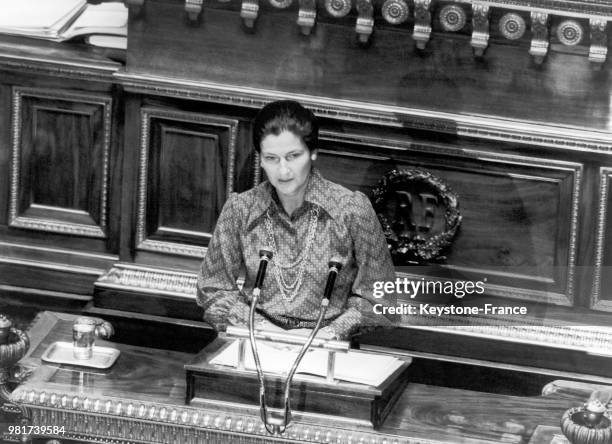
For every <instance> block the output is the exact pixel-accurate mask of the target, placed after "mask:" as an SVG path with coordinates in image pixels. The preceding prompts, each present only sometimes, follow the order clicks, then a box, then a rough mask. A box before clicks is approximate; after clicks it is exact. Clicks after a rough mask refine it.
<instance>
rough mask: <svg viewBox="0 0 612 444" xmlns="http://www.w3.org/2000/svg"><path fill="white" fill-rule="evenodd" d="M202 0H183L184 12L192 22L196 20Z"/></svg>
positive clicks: (198, 16)
mask: <svg viewBox="0 0 612 444" xmlns="http://www.w3.org/2000/svg"><path fill="white" fill-rule="evenodd" d="M203 3H204V0H185V12H186V13H187V17H189V20H191V21H192V22H196V21H198V19H199V18H200V14H201V13H202V4H203Z"/></svg>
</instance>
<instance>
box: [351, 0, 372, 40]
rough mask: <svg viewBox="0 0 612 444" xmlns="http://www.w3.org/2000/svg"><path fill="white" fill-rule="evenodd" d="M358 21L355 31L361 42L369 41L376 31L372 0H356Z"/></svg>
mask: <svg viewBox="0 0 612 444" xmlns="http://www.w3.org/2000/svg"><path fill="white" fill-rule="evenodd" d="M356 4H357V13H358V14H359V15H358V16H357V22H356V24H355V32H356V33H357V37H358V39H359V41H360V42H361V43H367V42H368V40H369V39H370V36H371V35H372V32H373V31H374V6H373V5H372V0H356Z"/></svg>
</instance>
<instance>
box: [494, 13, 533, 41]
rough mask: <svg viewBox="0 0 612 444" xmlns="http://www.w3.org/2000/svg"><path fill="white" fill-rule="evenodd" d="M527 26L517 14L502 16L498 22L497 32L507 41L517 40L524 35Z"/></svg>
mask: <svg viewBox="0 0 612 444" xmlns="http://www.w3.org/2000/svg"><path fill="white" fill-rule="evenodd" d="M526 29H527V24H526V23H525V19H524V18H523V17H521V16H520V15H519V14H515V13H512V12H510V13H508V14H504V15H503V16H502V18H501V19H500V20H499V32H500V33H501V35H503V36H504V37H505V38H507V39H508V40H518V39H520V38H521V37H523V36H524V35H525V30H526Z"/></svg>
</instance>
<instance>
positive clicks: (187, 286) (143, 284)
mask: <svg viewBox="0 0 612 444" xmlns="http://www.w3.org/2000/svg"><path fill="white" fill-rule="evenodd" d="M196 283H197V275H196V274H195V273H186V272H178V271H174V270H167V269H166V270H164V269H159V268H150V267H144V266H137V265H127V264H116V265H114V266H113V267H112V268H111V269H110V270H109V271H108V272H106V273H105V274H104V275H103V276H101V277H100V278H99V279H98V280H97V281H96V283H95V286H96V287H103V288H115V289H122V290H133V291H138V292H152V293H155V294H160V293H161V294H169V295H172V296H179V297H183V298H188V299H193V300H195V295H196Z"/></svg>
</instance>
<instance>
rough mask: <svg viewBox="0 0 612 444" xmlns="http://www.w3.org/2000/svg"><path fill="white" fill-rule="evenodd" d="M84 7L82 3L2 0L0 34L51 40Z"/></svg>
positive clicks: (71, 0) (72, 1)
mask: <svg viewBox="0 0 612 444" xmlns="http://www.w3.org/2000/svg"><path fill="white" fill-rule="evenodd" d="M86 7H87V2H86V1H85V0H4V1H3V2H2V13H1V14H0V32H2V33H5V34H17V35H27V36H31V37H40V38H50V39H54V38H56V37H57V36H59V35H60V33H61V32H62V31H64V30H65V29H66V28H67V26H68V25H69V24H70V23H71V21H72V19H73V18H74V17H76V16H78V15H79V14H80V13H81V12H82V11H83V9H85V8H86Z"/></svg>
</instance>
